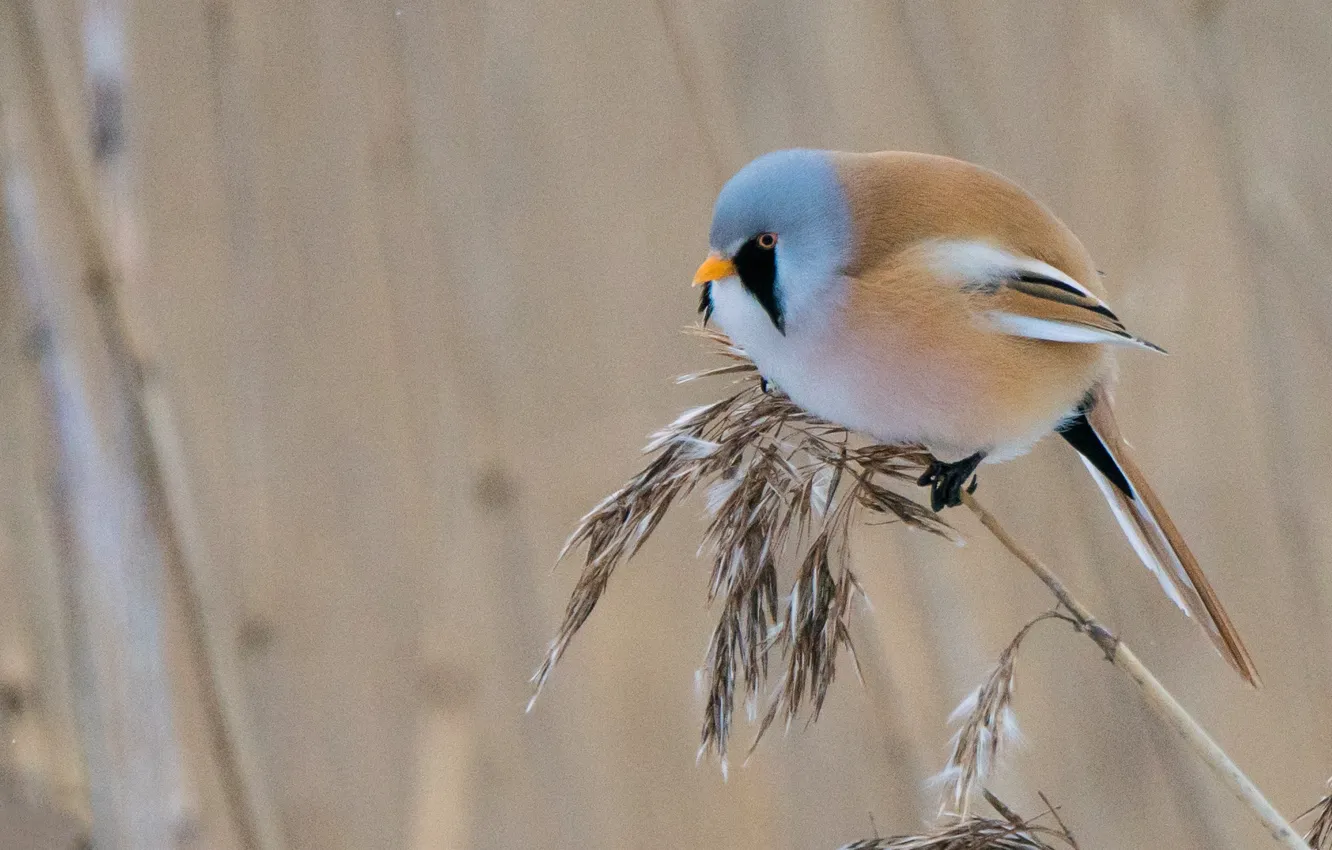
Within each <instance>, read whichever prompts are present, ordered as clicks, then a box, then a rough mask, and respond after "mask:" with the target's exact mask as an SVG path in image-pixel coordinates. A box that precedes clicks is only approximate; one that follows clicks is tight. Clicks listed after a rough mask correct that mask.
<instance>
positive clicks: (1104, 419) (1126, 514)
mask: <svg viewBox="0 0 1332 850" xmlns="http://www.w3.org/2000/svg"><path fill="white" fill-rule="evenodd" d="M1059 434H1060V436H1062V437H1063V438H1064V439H1065V440H1067V441H1068V442H1069V444H1070V445H1072V446H1073V448H1075V449H1077V450H1078V453H1079V454H1081V455H1082V461H1083V463H1084V464H1086V466H1087V471H1088V472H1090V473H1091V474H1092V478H1094V479H1096V483H1097V485H1099V486H1100V488H1101V493H1102V494H1103V495H1104V496H1105V499H1106V501H1107V502H1109V503H1110V509H1111V510H1112V511H1113V512H1114V515H1115V519H1117V520H1118V521H1119V525H1120V527H1121V528H1122V529H1123V530H1124V534H1125V536H1127V537H1128V539H1129V543H1131V544H1132V546H1133V550H1134V551H1135V552H1136V553H1137V554H1138V557H1139V558H1140V559H1141V560H1142V562H1143V563H1144V564H1146V565H1147V567H1148V568H1149V569H1150V570H1151V571H1152V572H1153V573H1155V575H1156V578H1157V580H1158V581H1160V582H1161V587H1162V588H1163V589H1164V590H1165V592H1166V595H1167V596H1169V597H1170V599H1171V601H1172V602H1174V603H1175V604H1176V605H1178V606H1179V607H1180V608H1181V609H1182V610H1183V611H1184V613H1186V614H1188V615H1189V616H1190V617H1191V618H1193V619H1194V620H1195V621H1197V623H1198V624H1199V625H1200V626H1202V628H1203V631H1204V632H1206V633H1207V636H1208V637H1209V638H1211V639H1212V643H1213V644H1215V646H1216V648H1217V651H1218V652H1220V653H1221V656H1222V657H1223V658H1225V659H1226V661H1228V662H1230V664H1231V666H1232V667H1234V668H1235V669H1236V670H1237V671H1239V674H1240V675H1241V676H1243V677H1244V679H1245V681H1247V682H1248V683H1249V684H1251V685H1253V686H1255V687H1257V686H1258V671H1257V670H1256V669H1255V668H1254V664H1253V659H1252V658H1250V657H1249V651H1248V650H1247V649H1245V647H1244V642H1243V641H1242V640H1240V636H1239V633H1238V632H1237V631H1236V630H1235V626H1234V625H1233V624H1232V623H1231V621H1230V617H1229V616H1228V615H1227V614H1226V610H1225V608H1223V607H1221V600H1220V599H1218V598H1217V595H1216V591H1215V590H1213V589H1212V585H1211V583H1210V582H1208V580H1207V576H1205V575H1204V574H1203V571H1202V567H1200V566H1199V565H1198V561H1197V560H1196V559H1195V558H1194V557H1193V553H1192V552H1191V551H1189V547H1188V545H1187V544H1186V543H1185V542H1184V538H1183V537H1182V536H1181V535H1180V533H1179V530H1178V529H1176V528H1175V524H1174V523H1173V522H1171V520H1170V515H1169V514H1168V513H1166V511H1165V508H1164V507H1163V506H1162V505H1161V501H1160V499H1158V498H1157V496H1156V493H1155V492H1154V491H1153V490H1152V488H1151V486H1150V485H1148V483H1147V479H1146V477H1145V476H1143V474H1142V471H1141V470H1139V469H1138V465H1137V464H1136V463H1134V462H1133V456H1132V454H1131V453H1130V451H1129V448H1128V444H1127V443H1126V442H1125V441H1124V438H1123V437H1121V436H1120V433H1119V427H1118V426H1117V425H1116V424H1115V417H1114V413H1113V411H1112V410H1111V407H1110V399H1109V397H1108V396H1107V394H1106V392H1105V389H1104V388H1102V387H1097V388H1096V389H1095V390H1093V391H1092V393H1091V395H1090V396H1089V397H1088V402H1087V404H1085V405H1084V406H1083V408H1082V410H1080V411H1079V412H1078V414H1077V415H1076V416H1074V417H1073V418H1072V419H1069V420H1068V421H1067V422H1065V423H1064V424H1063V425H1062V426H1061V427H1060V428H1059Z"/></svg>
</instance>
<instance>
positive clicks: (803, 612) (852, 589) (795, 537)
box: [533, 330, 951, 764]
mask: <svg viewBox="0 0 1332 850" xmlns="http://www.w3.org/2000/svg"><path fill="white" fill-rule="evenodd" d="M699 334H700V335H701V336H703V337H704V338H705V339H707V340H709V341H710V342H711V343H712V344H713V346H714V348H716V349H717V351H718V352H719V353H720V354H721V355H722V356H723V357H725V358H727V359H728V360H729V361H730V362H729V363H727V364H726V365H724V366H721V367H718V368H716V369H711V370H707V371H705V372H701V373H699V374H697V375H691V376H686V377H684V378H682V379H681V380H694V379H697V378H700V377H716V376H722V375H726V376H732V377H733V378H735V379H736V382H737V383H738V384H739V385H740V387H739V389H738V390H736V391H735V392H733V393H732V394H731V395H729V396H727V397H726V398H724V399H721V400H720V401H716V402H713V403H712V404H707V405H703V406H701V407H697V408H694V409H692V410H689V411H686V412H685V413H683V414H681V415H680V416H679V417H677V418H676V420H675V421H674V422H672V423H671V424H670V425H668V426H667V427H666V428H664V429H662V430H661V431H660V432H658V433H657V434H655V435H653V437H652V439H651V441H650V442H649V443H648V446H647V447H646V449H645V451H646V452H647V453H648V454H651V455H652V457H651V459H650V460H649V461H648V462H647V464H646V465H645V466H644V468H643V469H642V471H640V472H639V473H638V474H637V475H635V476H634V477H633V478H631V479H630V480H629V482H628V483H626V484H625V485H624V486H623V487H621V488H620V489H619V490H616V491H615V492H614V493H612V494H611V495H610V496H608V497H607V498H606V499H604V500H603V501H602V502H601V503H600V504H599V505H597V506H596V507H595V508H593V509H592V510H591V511H590V512H589V513H588V514H587V515H586V516H584V517H583V519H582V520H581V521H579V523H578V525H577V527H576V528H575V529H574V532H573V534H572V535H570V537H569V541H568V543H567V544H566V545H565V547H564V551H563V552H562V553H561V557H564V555H565V554H567V553H568V552H570V551H571V550H573V549H575V548H577V547H579V546H585V547H586V557H585V559H584V566H583V571H582V575H581V576H580V577H579V580H578V583H577V584H576V585H575V587H574V591H573V594H572V596H571V597H570V600H569V604H568V606H567V608H566V609H565V615H564V620H563V623H562V624H561V626H560V629H559V631H558V633H557V634H556V637H555V639H554V640H553V641H552V642H551V645H550V648H549V651H548V652H547V654H546V657H545V659H544V660H543V661H542V664H541V666H540V668H539V669H538V670H537V672H536V674H535V675H534V676H533V681H534V682H535V683H536V686H537V691H538V692H539V691H540V688H541V686H542V685H543V684H544V683H545V681H546V680H547V679H548V678H549V676H550V674H551V672H552V670H553V669H554V666H555V664H556V663H557V662H558V661H559V659H560V657H561V656H562V655H563V653H564V651H565V650H566V649H567V648H568V645H569V642H570V641H571V640H572V639H573V636H574V634H576V633H577V631H578V629H579V628H581V627H582V625H583V623H584V622H586V620H587V618H588V616H589V615H590V614H591V612H592V610H593V608H594V607H595V606H596V603H597V601H598V600H599V599H600V598H601V595H602V594H603V593H604V592H605V590H606V586H607V584H608V583H609V581H610V577H611V575H612V574H613V572H614V571H615V568H616V567H617V566H619V564H621V563H622V562H624V561H626V560H628V559H629V558H630V557H632V556H633V555H634V553H636V552H637V551H638V549H639V547H641V546H642V545H643V543H644V542H645V541H646V540H647V538H648V537H649V536H651V534H652V532H653V531H654V530H655V529H656V528H657V525H658V524H659V523H660V521H661V519H662V517H663V516H665V513H666V511H667V510H668V509H669V508H670V507H671V505H672V504H674V503H675V501H676V500H677V499H680V498H682V497H684V496H686V495H688V494H690V493H691V492H693V491H694V490H695V489H697V488H700V487H703V488H705V489H706V490H707V504H708V512H709V514H710V515H711V520H710V522H709V525H708V528H707V531H706V533H705V534H704V538H703V549H704V550H709V551H710V552H711V554H712V558H713V567H712V574H711V578H710V581H709V586H708V595H709V599H710V600H712V601H714V602H716V603H717V604H718V605H719V606H720V616H719V618H718V622H717V626H716V628H715V629H714V630H713V632H712V637H711V639H710V640H709V643H708V652H707V657H706V661H705V670H704V672H703V678H704V681H705V685H704V692H705V694H706V697H705V698H706V703H707V706H706V709H705V713H704V722H703V735H702V738H703V741H702V748H701V750H700V754H701V753H702V752H706V751H707V750H710V749H711V750H715V751H716V752H717V753H718V754H719V755H721V756H722V757H723V759H724V757H725V753H726V747H727V744H728V741H729V733H730V723H731V717H732V715H733V713H734V708H735V700H736V696H737V693H739V694H741V695H744V696H746V697H747V698H748V699H749V700H750V701H751V705H752V704H753V701H754V700H758V699H762V698H764V697H765V693H764V691H765V689H766V686H767V683H768V678H769V673H770V670H771V669H773V668H774V667H775V666H776V665H773V664H772V659H773V657H774V653H775V654H776V657H777V658H780V659H782V660H783V662H784V663H783V664H782V665H781V667H780V672H779V674H778V677H777V682H776V684H775V686H774V688H773V691H772V694H771V697H770V702H769V705H768V709H767V711H766V713H765V715H764V718H763V721H762V722H761V724H760V727H759V733H758V734H759V736H761V735H762V734H763V732H764V731H765V730H766V729H767V728H768V727H769V726H770V725H771V724H772V723H773V722H774V721H775V720H776V719H777V717H779V716H784V717H785V720H786V722H787V723H788V724H789V723H790V721H791V720H792V719H794V718H795V716H796V715H797V714H798V712H799V711H800V708H801V707H802V706H803V705H806V704H808V705H810V706H811V707H812V711H811V716H812V718H816V717H817V716H818V713H819V710H820V709H821V708H822V706H823V704H824V700H825V698H826V696H827V692H828V688H829V686H830V685H831V683H832V681H833V677H834V674H835V672H836V660H837V655H838V651H839V650H840V649H842V648H846V649H847V650H848V651H850V650H851V649H852V647H851V633H850V620H851V610H852V608H853V605H854V602H855V600H856V598H857V597H858V596H861V595H862V593H861V590H860V585H859V583H858V582H857V581H856V578H855V575H854V573H853V572H852V571H851V569H850V566H849V564H848V553H847V548H848V547H847V535H848V534H849V529H850V523H851V520H852V518H853V515H854V514H855V512H856V509H857V508H862V509H867V510H869V511H870V512H872V513H875V514H879V515H883V516H886V517H890V518H893V519H896V520H899V521H901V522H903V523H906V524H907V525H909V526H912V527H914V528H920V529H923V530H926V531H929V532H932V533H935V534H940V535H943V536H951V529H950V528H949V527H948V525H947V524H946V523H944V522H943V521H942V520H941V519H940V518H939V517H938V516H937V515H936V514H935V513H934V512H933V511H931V510H929V509H928V508H926V507H925V506H923V505H921V504H919V503H917V502H915V501H913V500H912V499H909V498H907V497H906V496H903V495H901V494H900V493H897V492H896V491H894V490H892V489H891V488H890V487H889V486H887V485H888V484H889V483H891V482H894V481H899V482H908V483H913V484H914V481H915V479H916V478H918V477H919V475H920V473H921V471H922V470H923V469H924V468H925V467H926V466H927V465H928V463H929V460H930V458H929V455H928V454H927V453H926V452H925V451H924V450H923V449H921V448H920V447H919V446H885V445H860V444H858V443H857V442H856V441H855V439H854V438H853V436H852V435H851V434H850V433H849V432H847V431H846V430H845V429H843V428H840V427H838V426H836V425H834V424H832V423H830V422H827V421H825V420H822V419H819V418H817V417H814V416H811V415H810V414H809V413H807V412H805V411H804V410H802V409H801V408H800V407H798V406H796V405H795V404H794V403H793V402H792V401H791V400H790V399H789V398H787V397H786V396H785V395H783V394H781V393H780V392H777V391H773V390H771V388H765V387H764V386H762V384H761V381H760V378H759V375H758V371H757V369H756V368H755V366H754V365H753V363H751V362H750V361H749V360H748V358H746V357H745V355H744V352H742V351H741V350H740V349H738V348H736V347H735V346H733V345H731V343H730V341H729V340H728V339H726V337H725V336H723V335H721V334H719V333H716V332H713V331H709V330H700V331H699ZM788 562H793V563H794V564H795V565H796V568H795V575H794V578H793V580H792V583H791V584H790V585H789V591H788V592H787V593H786V595H785V596H783V595H782V594H781V592H780V587H781V577H780V574H781V572H782V569H783V566H784V565H785V564H787V563H788ZM852 658H853V660H854V653H853V654H852ZM857 672H859V671H858V670H857ZM533 699H535V696H534V697H533ZM756 742H757V741H756ZM724 763H725V762H724V760H723V764H724Z"/></svg>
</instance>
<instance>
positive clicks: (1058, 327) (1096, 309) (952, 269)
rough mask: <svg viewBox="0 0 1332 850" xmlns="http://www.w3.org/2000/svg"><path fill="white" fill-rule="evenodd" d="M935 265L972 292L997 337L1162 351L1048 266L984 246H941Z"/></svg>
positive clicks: (1090, 294)
mask: <svg viewBox="0 0 1332 850" xmlns="http://www.w3.org/2000/svg"><path fill="white" fill-rule="evenodd" d="M935 264H936V266H937V267H938V268H939V269H940V271H942V272H943V273H944V274H945V275H946V276H947V277H948V278H950V279H954V280H960V281H961V284H962V287H963V289H965V290H967V291H969V292H973V293H975V294H976V296H977V301H978V304H977V308H978V309H979V310H980V311H981V312H982V313H983V314H984V315H985V317H986V318H987V319H988V320H989V322H990V325H991V326H992V327H993V328H994V329H995V330H997V331H999V332H1000V333H1005V334H1011V335H1013V336H1024V337H1028V338H1030V339H1046V340H1053V341H1056V342H1100V343H1110V344H1113V345H1131V346H1134V347H1137V348H1146V349H1148V350H1150V351H1158V352H1161V353H1164V349H1162V348H1161V347H1160V346H1158V345H1153V344H1152V343H1150V342H1148V341H1147V340H1145V339H1142V338H1140V337H1138V336H1135V335H1133V334H1132V333H1130V332H1129V331H1128V329H1127V328H1125V327H1124V323H1123V322H1121V321H1120V320H1119V317H1118V316H1116V315H1115V314H1114V312H1113V311H1111V309H1110V308H1109V307H1108V306H1107V305H1106V303H1105V302H1104V301H1102V300H1101V299H1100V298H1099V297H1097V295H1096V294H1095V293H1093V292H1092V291H1091V290H1089V289H1088V288H1087V287H1085V286H1083V285H1082V284H1080V283H1078V282H1077V281H1076V280H1074V279H1073V278H1072V277H1070V276H1069V275H1067V274H1065V273H1064V272H1062V271H1060V270H1059V269H1057V268H1055V267H1054V266H1052V265H1050V264H1049V263H1046V262H1042V261H1041V260H1037V259H1034V258H1032V257H1024V256H1021V255H1018V254H1013V253H1010V252H1008V251H1004V250H1002V249H1000V248H996V247H994V246H992V245H988V244H985V243H980V242H944V243H940V244H939V245H937V246H936V247H935Z"/></svg>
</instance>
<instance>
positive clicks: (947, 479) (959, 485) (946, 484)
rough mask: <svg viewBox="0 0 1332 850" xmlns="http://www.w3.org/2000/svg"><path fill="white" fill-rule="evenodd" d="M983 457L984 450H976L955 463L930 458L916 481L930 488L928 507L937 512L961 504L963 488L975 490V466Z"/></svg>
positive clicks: (969, 491)
mask: <svg viewBox="0 0 1332 850" xmlns="http://www.w3.org/2000/svg"><path fill="white" fill-rule="evenodd" d="M984 459H985V452H976V453H975V454H974V455H972V456H971V457H968V458H965V459H963V460H959V461H958V462H956V463H944V462H943V461H941V460H932V461H931V462H930V465H929V467H928V468H927V469H926V470H925V474H924V475H922V476H920V478H919V479H918V480H917V481H916V483H917V484H919V485H920V486H922V487H929V488H930V508H931V509H932V510H934V511H936V512H937V511H941V510H943V509H944V508H954V507H957V506H958V505H960V504H962V491H963V490H964V489H965V490H966V491H967V492H968V493H974V492H976V485H977V483H978V481H977V478H976V475H975V472H976V467H977V466H980V462H981V461H982V460H984ZM968 479H970V482H969V483H968Z"/></svg>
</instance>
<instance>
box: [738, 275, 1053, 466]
mask: <svg viewBox="0 0 1332 850" xmlns="http://www.w3.org/2000/svg"><path fill="white" fill-rule="evenodd" d="M830 289H831V290H832V291H831V292H829V293H828V294H827V297H825V298H823V299H820V301H819V306H818V307H817V308H808V307H807V309H817V310H818V311H819V312H818V313H817V314H814V315H811V314H810V313H808V312H806V313H804V314H802V315H801V316H799V317H798V319H796V317H788V321H787V333H786V335H785V336H783V335H782V334H781V333H779V332H778V331H777V329H776V327H774V326H773V323H772V320H771V318H769V316H768V314H767V313H766V312H764V310H763V308H762V307H761V306H760V305H759V304H758V302H757V301H756V300H755V299H754V298H753V297H752V296H750V294H749V293H748V292H747V291H746V290H745V289H744V287H743V286H742V285H741V284H740V282H739V280H738V278H734V277H732V278H727V279H726V280H721V281H716V282H715V283H714V284H713V287H712V301H713V317H714V319H715V320H716V322H717V324H718V325H719V326H720V327H721V328H722V329H723V330H724V331H726V333H727V334H728V335H729V336H730V337H731V339H732V340H734V341H735V342H736V343H737V344H738V345H740V347H742V348H743V349H744V350H745V351H746V353H748V355H749V356H750V357H751V358H752V359H753V360H754V362H755V363H756V364H758V367H759V370H760V371H761V372H762V373H763V375H764V377H766V378H767V379H768V380H770V381H772V382H773V383H775V384H776V385H777V386H778V387H779V388H780V389H781V390H782V391H783V392H785V393H786V394H787V395H789V396H790V397H791V399H792V400H793V401H795V402H796V404H799V405H800V406H801V407H803V408H805V409H806V410H808V411H810V412H811V413H814V414H816V415H818V416H821V417H823V418H824V419H828V420H829V421H832V422H836V423H837V424H839V425H842V426H844V427H846V428H849V429H851V430H853V431H859V432H862V433H865V434H868V435H870V436H871V437H873V438H875V439H876V440H879V441H881V442H885V443H922V444H924V445H925V446H926V447H927V448H929V449H930V450H931V451H932V452H933V453H934V454H935V456H936V457H938V458H939V459H940V460H943V461H948V462H951V461H956V460H961V459H963V458H966V457H969V456H970V455H972V454H974V453H976V452H978V451H983V452H985V453H986V461H987V462H991V463H995V462H1000V461H1004V460H1009V459H1011V458H1013V457H1016V456H1018V455H1021V454H1023V453H1025V452H1027V451H1028V450H1029V449H1030V448H1031V447H1032V446H1033V445H1035V443H1036V441H1037V440H1039V439H1040V438H1041V437H1043V436H1044V435H1046V434H1048V433H1050V431H1051V430H1052V429H1053V428H1054V426H1055V425H1056V424H1057V423H1058V421H1059V419H1060V418H1061V415H1062V414H1061V415H1056V416H1052V417H1051V418H1050V419H1049V421H1039V422H1031V423H1030V429H1029V430H1023V431H1022V432H1021V433H1019V434H1008V435H1005V437H1004V438H1003V439H999V440H990V439H979V438H977V439H971V440H968V441H965V442H962V441H958V440H953V439H948V438H944V437H942V436H941V435H942V434H944V433H948V426H949V420H950V419H952V418H955V417H956V416H957V415H958V414H957V412H956V411H957V407H958V402H959V399H958V397H957V389H956V387H957V385H958V383H959V381H957V380H955V379H953V378H954V376H949V375H946V374H941V373H940V367H939V365H938V363H937V362H936V361H933V360H931V359H930V357H929V353H928V352H921V351H912V350H907V349H905V348H903V349H898V350H885V349H884V348H882V347H881V348H878V349H876V350H874V351H867V350H857V349H856V348H855V347H854V346H853V345H850V344H848V342H847V341H848V340H849V339H851V336H852V335H850V334H847V333H843V332H842V331H843V327H842V325H841V319H840V316H841V309H840V307H841V305H840V304H839V303H838V301H837V299H838V296H839V293H840V292H841V291H844V290H843V288H842V287H840V286H833V287H830Z"/></svg>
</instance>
